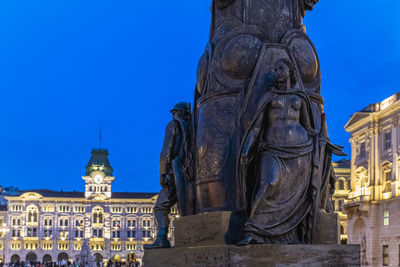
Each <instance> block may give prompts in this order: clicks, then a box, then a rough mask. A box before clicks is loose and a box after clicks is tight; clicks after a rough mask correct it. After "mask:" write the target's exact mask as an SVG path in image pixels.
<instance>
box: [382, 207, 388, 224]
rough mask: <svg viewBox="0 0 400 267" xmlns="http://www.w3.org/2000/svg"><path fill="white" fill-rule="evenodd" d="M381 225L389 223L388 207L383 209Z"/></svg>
mask: <svg viewBox="0 0 400 267" xmlns="http://www.w3.org/2000/svg"><path fill="white" fill-rule="evenodd" d="M383 225H385V226H388V225H389V210H388V209H384V210H383Z"/></svg>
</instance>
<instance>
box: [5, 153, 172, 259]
mask: <svg viewBox="0 0 400 267" xmlns="http://www.w3.org/2000/svg"><path fill="white" fill-rule="evenodd" d="M82 178H83V180H84V183H85V191H84V192H76V191H74V192H57V191H52V190H27V191H18V192H19V193H18V194H16V195H8V196H5V199H6V200H7V210H6V211H4V212H3V213H1V211H0V221H1V219H2V218H3V220H4V222H5V226H6V227H7V229H8V232H6V234H5V236H4V238H3V240H1V239H0V242H2V243H3V250H2V252H3V260H4V261H5V262H16V261H22V260H23V261H28V262H29V261H34V262H39V261H40V262H42V263H46V262H60V261H62V260H63V259H64V260H66V261H70V262H73V261H74V260H75V259H76V256H77V255H78V254H80V251H81V247H82V244H83V242H84V241H85V240H86V241H88V243H89V247H90V248H91V250H92V253H93V254H94V255H95V256H96V259H97V262H98V263H99V262H101V261H103V262H104V263H107V262H108V260H109V259H110V258H112V257H116V258H118V257H120V258H121V259H122V261H124V260H125V259H127V257H128V255H132V253H134V254H135V255H136V257H137V259H138V260H139V261H141V258H142V256H143V245H144V244H149V243H152V242H153V238H154V235H155V231H156V229H155V222H154V218H153V206H154V203H155V201H156V199H157V194H156V193H118V192H112V183H113V182H114V179H115V178H114V176H113V169H112V167H111V165H110V163H109V160H108V152H107V150H100V149H97V150H96V149H95V150H93V151H92V156H91V158H90V160H89V163H88V165H87V166H86V174H85V176H83V177H82ZM174 212H175V213H174V214H175V215H176V210H174ZM171 225H172V224H171ZM171 227H172V226H171ZM171 231H172V228H171ZM170 236H173V235H171V234H170ZM171 241H173V240H171ZM0 251H1V250H0Z"/></svg>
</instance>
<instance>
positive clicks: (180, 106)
mask: <svg viewBox="0 0 400 267" xmlns="http://www.w3.org/2000/svg"><path fill="white" fill-rule="evenodd" d="M173 111H187V112H190V110H189V103H186V102H179V103H178V104H176V105H175V106H174V107H173V108H172V109H171V112H173Z"/></svg>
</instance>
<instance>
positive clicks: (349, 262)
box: [143, 245, 360, 267]
mask: <svg viewBox="0 0 400 267" xmlns="http://www.w3.org/2000/svg"><path fill="white" fill-rule="evenodd" d="M143 263H144V266H146V267H147V266H151V267H158V266H160V267H161V266H171V267H172V266H174V267H175V266H178V267H184V266H190V267H204V266H221V267H225V266H226V267H228V266H229V267H234V266H237V267H239V266H240V267H257V266H263V267H264V266H269V267H272V266H279V267H283V266H291V267H293V266H304V267H306V266H307V267H319V266H346V267H350V266H360V246H359V245H249V246H245V247H237V246H233V245H214V246H200V247H180V248H170V249H154V250H146V251H145V253H144V258H143Z"/></svg>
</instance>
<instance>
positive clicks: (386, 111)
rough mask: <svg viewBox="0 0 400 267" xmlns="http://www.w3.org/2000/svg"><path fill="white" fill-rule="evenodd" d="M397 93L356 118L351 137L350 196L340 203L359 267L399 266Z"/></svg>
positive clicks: (352, 120)
mask: <svg viewBox="0 0 400 267" xmlns="http://www.w3.org/2000/svg"><path fill="white" fill-rule="evenodd" d="M399 118H400V93H397V94H395V95H392V96H391V97H389V98H387V99H385V100H384V101H382V102H380V103H375V104H371V105H369V106H368V107H366V108H365V109H363V110H361V111H360V112H356V113H354V114H353V116H352V117H351V118H350V120H349V122H348V123H347V124H346V126H345V129H346V131H347V132H349V133H350V134H351V138H350V143H351V191H350V193H349V198H348V200H346V201H345V205H344V208H345V212H346V214H347V216H348V221H347V232H348V243H349V244H360V245H361V262H362V266H400V177H399V174H400V172H399V171H400V170H399V167H400V164H399V163H400V157H399V152H400V125H399Z"/></svg>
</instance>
